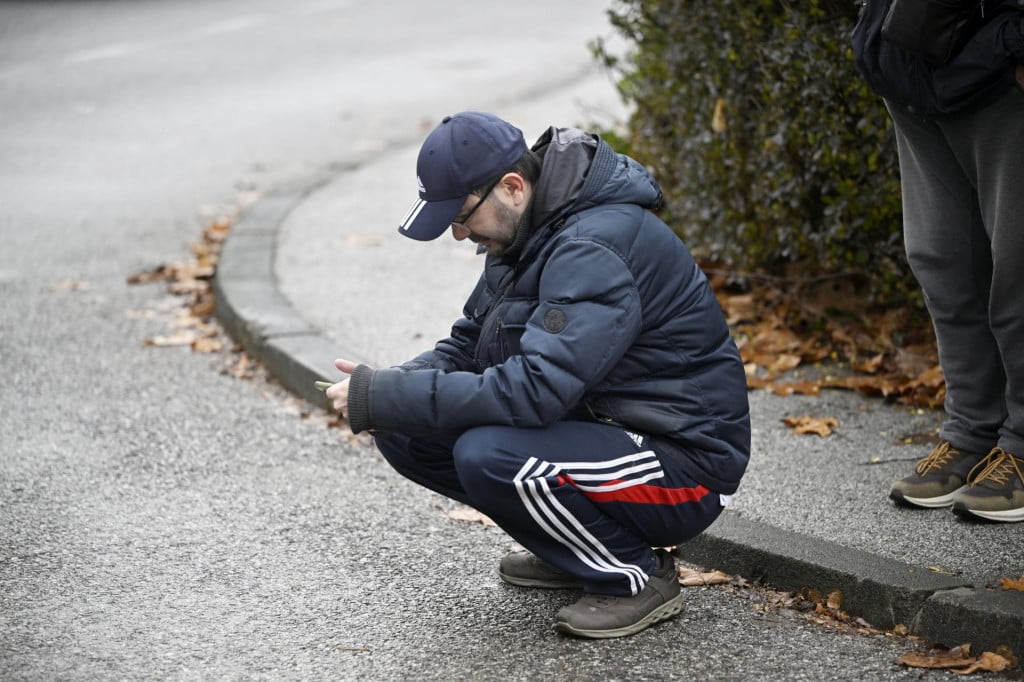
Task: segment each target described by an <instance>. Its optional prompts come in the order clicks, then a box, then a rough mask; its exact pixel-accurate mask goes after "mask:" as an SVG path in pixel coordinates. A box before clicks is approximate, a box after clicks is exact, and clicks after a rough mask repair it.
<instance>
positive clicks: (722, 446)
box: [348, 128, 750, 494]
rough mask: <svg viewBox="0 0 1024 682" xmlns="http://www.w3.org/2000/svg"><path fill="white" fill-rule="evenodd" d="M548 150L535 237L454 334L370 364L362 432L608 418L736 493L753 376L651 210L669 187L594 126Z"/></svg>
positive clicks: (712, 484)
mask: <svg viewBox="0 0 1024 682" xmlns="http://www.w3.org/2000/svg"><path fill="white" fill-rule="evenodd" d="M534 151H536V152H537V153H538V154H540V155H541V156H542V170H541V178H540V181H539V182H538V184H537V186H536V187H534V194H533V197H532V199H531V206H530V210H529V211H528V213H527V216H526V218H527V219H526V220H524V221H523V222H522V223H521V224H520V228H519V229H520V234H521V235H525V236H526V237H527V238H526V239H525V243H524V244H522V246H521V248H515V249H512V250H510V251H512V252H513V253H512V254H511V255H510V254H506V255H504V256H488V257H487V263H486V266H485V269H484V273H483V275H482V276H481V278H480V281H479V283H478V284H477V287H476V289H475V290H474V292H473V294H472V295H471V296H470V298H469V300H468V302H467V304H466V307H465V310H464V317H463V318H462V319H461V320H459V321H458V322H456V324H455V325H454V327H453V329H452V335H451V337H449V338H448V339H445V340H443V341H440V342H439V343H438V344H437V346H436V347H435V348H434V349H433V350H431V351H428V352H427V353H424V354H423V355H421V356H419V357H417V358H415V359H414V360H412V361H410V362H408V363H405V364H404V365H402V366H401V367H396V368H391V369H378V370H373V369H371V368H369V367H366V366H360V367H359V368H357V369H356V371H355V372H354V374H353V376H352V381H351V383H350V388H349V415H348V416H349V422H350V424H351V427H352V430H353V431H356V432H359V431H362V430H379V431H401V432H404V433H407V434H410V435H420V436H426V435H432V434H458V433H461V432H463V431H465V430H467V429H470V428H472V427H475V426H482V425H510V426H519V427H543V426H546V425H549V424H552V423H554V422H556V421H559V420H563V419H587V420H600V421H606V422H609V423H614V424H619V425H622V426H624V427H626V428H629V429H631V430H634V431H636V432H639V433H642V434H645V435H648V436H651V437H653V438H654V439H655V442H656V443H657V444H658V445H660V446H661V448H662V450H663V451H665V452H668V453H671V455H672V456H673V458H674V459H675V460H676V461H677V462H678V464H679V466H680V467H681V468H682V469H683V470H684V471H686V472H687V473H688V474H689V475H690V476H692V477H693V478H694V479H695V480H697V481H698V482H700V483H702V484H703V485H705V486H706V487H708V488H710V489H712V490H714V491H716V492H720V493H727V494H728V493H732V492H734V491H735V490H736V487H737V485H738V484H739V481H740V477H741V476H742V474H743V472H744V470H745V468H746V465H747V461H748V458H749V453H750V419H749V408H748V404H747V387H746V377H745V375H744V371H743V365H742V362H741V361H740V357H739V352H738V351H737V349H736V345H735V344H734V342H733V340H732V338H731V336H730V334H729V329H728V327H727V326H726V323H725V320H724V319H723V316H722V312H721V309H720V308H719V305H718V302H717V301H716V299H715V297H714V294H713V293H712V291H711V288H710V287H709V285H708V282H707V279H706V278H705V276H704V274H703V272H701V270H700V269H699V268H698V266H697V264H696V263H695V262H694V259H693V258H692V256H691V255H690V253H689V251H688V250H687V249H686V247H685V246H684V245H683V243H682V242H681V241H680V240H679V238H678V237H677V236H676V235H675V234H674V233H673V232H672V231H671V230H670V229H669V228H668V226H666V225H665V224H664V223H663V222H662V221H661V220H659V219H658V218H657V217H656V216H655V215H653V214H652V213H650V212H649V211H648V210H646V208H650V207H654V206H657V205H658V204H659V203H660V200H661V192H660V190H659V188H658V186H657V184H656V183H655V182H654V180H653V179H652V178H651V176H650V175H649V174H648V173H647V171H646V170H644V168H643V167H642V166H640V165H639V164H638V163H637V162H635V161H634V160H632V159H630V158H629V157H627V156H624V155H620V154H617V153H615V152H614V151H613V150H612V149H611V148H610V147H609V146H608V145H607V144H606V143H604V142H603V141H601V140H600V139H599V138H598V137H597V136H594V135H588V134H586V133H583V132H582V131H579V130H575V129H557V128H551V129H549V130H548V132H547V133H545V135H544V136H542V137H541V139H540V140H539V141H538V142H537V143H536V144H535V145H534ZM524 231H525V232H524ZM520 241H521V240H519V239H517V244H519V243H520Z"/></svg>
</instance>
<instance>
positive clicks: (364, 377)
mask: <svg viewBox="0 0 1024 682" xmlns="http://www.w3.org/2000/svg"><path fill="white" fill-rule="evenodd" d="M372 382H373V369H372V368H370V367H369V366H367V365H358V366H357V367H356V368H355V369H354V370H353V371H352V378H351V379H350V380H349V383H348V414H347V415H346V416H347V417H348V424H349V427H350V428H351V429H352V433H359V432H361V431H369V430H370V428H371V426H372V424H371V423H370V384H371V383H372Z"/></svg>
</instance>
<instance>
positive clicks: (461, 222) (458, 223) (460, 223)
mask: <svg viewBox="0 0 1024 682" xmlns="http://www.w3.org/2000/svg"><path fill="white" fill-rule="evenodd" d="M497 186H498V182H497V181H495V182H493V183H491V186H490V187H488V188H487V191H486V192H484V193H483V194H481V195H480V201H478V202H476V204H474V205H473V208H471V209H469V213H467V214H466V217H465V218H463V219H462V220H453V221H452V225H454V226H455V227H458V228H460V229H463V230H467V229H469V228H467V227H466V223H468V222H469V219H470V218H472V217H473V214H474V213H476V210H477V209H478V208H480V206H481V204H483V203H484V202H485V201H487V197H488V196H489V195H490V193H491V190H493V189H494V188H495V187H497Z"/></svg>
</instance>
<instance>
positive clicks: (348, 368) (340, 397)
mask: <svg viewBox="0 0 1024 682" xmlns="http://www.w3.org/2000/svg"><path fill="white" fill-rule="evenodd" d="M334 366H335V367H337V368H338V369H339V370H341V371H342V372H344V373H345V374H351V373H352V371H353V370H355V368H356V363H354V362H352V361H351V360H342V359H341V358H339V359H337V360H335V361H334ZM348 382H349V378H348V377H345V378H344V379H342V380H341V381H339V382H338V383H336V384H334V385H333V386H331V387H330V388H328V389H327V391H326V395H327V399H328V400H330V401H331V407H333V408H334V409H335V410H337V411H338V413H339V414H340V415H341V416H343V417H344V416H345V415H346V414H348Z"/></svg>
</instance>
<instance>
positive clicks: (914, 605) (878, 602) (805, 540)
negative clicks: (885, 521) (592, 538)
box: [676, 512, 1024, 657]
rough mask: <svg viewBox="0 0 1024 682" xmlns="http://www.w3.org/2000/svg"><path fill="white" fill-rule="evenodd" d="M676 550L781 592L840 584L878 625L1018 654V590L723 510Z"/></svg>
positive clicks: (1023, 597) (1022, 602)
mask: <svg viewBox="0 0 1024 682" xmlns="http://www.w3.org/2000/svg"><path fill="white" fill-rule="evenodd" d="M676 554H677V556H679V557H680V558H682V559H683V560H685V561H688V562H691V563H694V564H698V565H701V566H705V567H714V568H716V569H719V570H722V571H725V572H726V573H730V574H737V575H742V576H744V577H746V578H748V579H753V580H758V581H763V582H764V583H766V584H768V585H771V586H772V587H774V588H776V589H781V590H784V591H791V592H799V591H801V590H803V589H805V588H807V589H814V590H817V591H818V592H819V593H821V594H823V595H824V594H828V593H829V592H831V591H832V590H839V591H841V592H842V594H843V606H842V608H843V610H844V611H846V612H848V613H850V614H852V615H854V616H859V617H861V618H863V619H864V620H866V621H868V622H869V623H871V624H872V625H874V626H876V627H883V628H891V627H893V626H895V625H897V624H901V623H902V624H903V625H906V626H907V627H908V628H909V630H910V632H911V634H914V635H918V636H920V637H922V638H923V639H925V640H926V641H928V642H936V643H941V644H944V645H947V646H953V645H957V644H962V643H964V642H971V643H972V646H971V651H973V652H975V653H979V652H981V651H995V650H996V648H997V647H999V646H1000V645H1006V646H1009V647H1010V648H1011V649H1012V650H1013V651H1014V653H1015V654H1016V655H1017V656H1018V657H1019V656H1020V654H1021V652H1024V592H1016V591H1004V590H1001V589H999V587H998V586H995V588H991V587H987V586H985V585H975V584H973V583H972V581H971V580H969V579H964V578H958V577H950V576H945V575H941V574H938V573H935V572H933V571H931V570H929V569H928V567H926V566H916V565H914V564H909V563H904V562H901V561H895V560H893V559H888V558H886V557H881V556H877V555H874V554H870V553H868V552H864V551H861V550H857V549H851V548H849V547H844V546H842V545H840V544H838V543H836V542H831V541H829V540H822V539H819V538H812V537H810V536H807V535H802V534H799V533H794V532H791V531H786V530H782V529H779V528H775V527H773V526H770V525H767V524H765V523H762V522H759V521H753V520H750V519H745V518H743V517H742V516H740V515H738V514H731V513H728V512H727V513H725V514H723V515H722V516H721V517H719V519H718V521H716V522H715V523H714V525H712V526H711V528H709V529H708V530H707V531H705V532H704V533H702V534H701V535H699V536H698V537H696V538H695V539H693V540H691V541H690V542H688V543H686V544H685V545H682V546H680V547H679V548H678V549H677V550H676Z"/></svg>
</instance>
